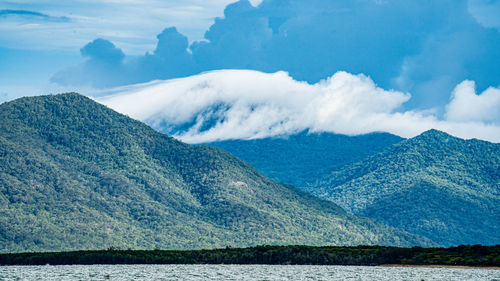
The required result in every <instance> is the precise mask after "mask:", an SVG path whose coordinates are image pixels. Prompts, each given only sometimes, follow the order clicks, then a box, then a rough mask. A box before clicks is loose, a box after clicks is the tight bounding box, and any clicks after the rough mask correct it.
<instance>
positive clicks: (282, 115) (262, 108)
mask: <svg viewBox="0 0 500 281" xmlns="http://www.w3.org/2000/svg"><path fill="white" fill-rule="evenodd" d="M469 83H470V82H464V83H462V84H461V85H459V86H458V87H457V89H456V90H455V91H454V93H453V98H452V101H451V103H450V105H449V106H448V111H447V112H448V115H447V116H448V120H442V119H440V118H438V117H437V116H436V115H435V114H433V113H432V112H425V111H416V110H411V111H403V110H401V108H402V105H403V104H404V103H406V102H408V101H409V100H410V99H411V95H410V94H408V93H402V92H398V91H393V90H385V89H383V88H381V87H379V86H377V85H376V84H375V83H374V82H373V81H372V80H371V79H370V78H369V77H367V76H365V75H353V74H349V73H347V72H337V73H335V74H334V75H333V76H331V77H329V78H327V79H325V80H322V81H319V82H317V83H314V84H311V83H308V82H302V81H297V80H295V79H293V78H292V77H291V76H290V75H289V74H288V73H286V72H283V71H279V72H276V73H271V74H268V73H263V72H258V71H250V70H221V71H212V72H207V73H203V74H200V75H196V76H192V77H187V78H180V79H173V80H167V81H154V82H150V83H146V84H138V85H132V86H127V87H121V88H116V89H113V90H107V91H103V92H100V93H99V94H98V95H96V99H97V100H98V101H99V102H102V103H104V104H106V105H108V106H110V107H111V108H113V109H115V110H117V111H119V112H122V113H124V114H127V115H129V116H131V117H133V118H136V119H139V120H142V121H145V122H146V123H148V124H150V125H152V126H153V127H155V128H156V129H158V130H160V131H163V132H166V133H169V134H173V135H175V136H176V137H177V138H179V139H182V140H184V141H186V142H190V143H201V142H210V141H215V140H224V139H253V138H263V137H269V136H277V135H287V134H293V133H297V132H299V131H303V130H309V131H311V132H323V131H326V132H334V133H340V134H347V135H357V134H364V133H370V132H378V131H384V132H390V133H393V134H397V135H400V136H403V137H413V136H416V135H418V134H420V133H421V132H423V131H425V130H428V129H431V128H435V129H439V130H443V131H446V132H448V133H450V134H452V135H455V136H459V137H463V138H479V139H484V140H489V141H493V142H500V126H499V125H498V124H491V123H487V122H485V121H487V120H490V119H487V118H486V117H484V116H479V117H478V116H475V115H474V114H472V112H473V111H474V112H480V111H483V110H485V111H489V112H494V111H495V110H496V112H497V113H498V111H499V109H500V108H498V104H497V105H492V104H491V100H495V101H496V102H498V89H491V90H488V91H486V92H485V93H483V94H482V95H480V96H476V97H479V98H480V99H486V101H487V102H475V103H473V104H469V106H470V107H474V109H471V108H469V112H471V113H470V114H468V115H467V114H465V115H463V116H465V117H464V118H461V119H460V118H458V119H457V118H456V116H460V115H461V114H462V113H460V112H457V110H458V111H460V110H463V108H462V106H461V103H462V102H463V101H464V99H466V100H468V99H470V98H471V97H470V96H469V93H468V92H467V91H468V89H464V88H465V87H466V86H467V84H469ZM463 92H467V95H465V96H464V95H463V94H462V93H463ZM490 93H492V94H490ZM485 94H486V95H485ZM474 95H475V94H474ZM490 96H494V97H493V98H492V97H490ZM462 112H463V111H462ZM485 118H486V119H485Z"/></svg>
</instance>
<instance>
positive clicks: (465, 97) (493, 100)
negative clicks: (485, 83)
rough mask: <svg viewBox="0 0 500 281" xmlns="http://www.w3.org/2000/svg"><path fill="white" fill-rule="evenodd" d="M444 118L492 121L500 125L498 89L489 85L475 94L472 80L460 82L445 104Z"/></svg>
mask: <svg viewBox="0 0 500 281" xmlns="http://www.w3.org/2000/svg"><path fill="white" fill-rule="evenodd" d="M446 119H447V120H451V121H476V122H493V123H496V124H498V125H500V89H496V88H492V87H490V88H488V89H487V90H486V91H484V92H483V93H482V94H480V95H477V94H476V90H475V83H474V82H473V81H464V82H462V83H460V84H459V85H458V86H457V87H456V88H455V90H454V91H453V93H452V98H451V101H450V103H449V104H448V105H447V106H446Z"/></svg>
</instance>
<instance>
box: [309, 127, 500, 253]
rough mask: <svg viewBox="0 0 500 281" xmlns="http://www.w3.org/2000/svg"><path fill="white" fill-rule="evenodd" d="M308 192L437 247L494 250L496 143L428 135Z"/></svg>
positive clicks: (498, 237)
mask: <svg viewBox="0 0 500 281" xmlns="http://www.w3.org/2000/svg"><path fill="white" fill-rule="evenodd" d="M308 190H309V191H310V192H311V193H313V194H316V195H318V196H319V197H321V198H328V199H329V200H332V201H333V202H335V203H337V204H339V205H340V206H342V207H343V208H345V209H347V210H348V211H350V212H352V213H353V214H357V215H362V216H367V217H370V218H374V219H376V220H378V221H380V222H384V223H387V224H389V225H392V226H395V227H398V228H400V229H403V230H406V231H409V232H411V233H415V234H419V235H423V236H426V237H428V238H430V239H432V240H433V241H435V242H437V243H439V244H442V245H447V246H448V245H457V244H478V243H482V244H500V144H494V143H489V142H485V141H479V140H463V139H459V138H455V137H452V136H450V135H448V134H446V133H443V132H440V131H436V130H431V131H427V132H425V133H423V134H421V135H420V136H417V137H415V138H412V139H409V140H405V141H402V142H401V143H398V144H395V145H393V146H391V147H389V148H387V149H386V150H384V151H383V152H381V153H378V154H375V155H372V156H370V157H368V158H367V159H364V160H362V161H360V162H357V163H354V164H349V165H347V166H345V167H343V168H342V169H339V170H337V171H334V172H333V173H332V174H330V175H329V176H327V177H325V178H323V180H322V181H320V182H319V183H317V184H315V185H311V186H309V188H308Z"/></svg>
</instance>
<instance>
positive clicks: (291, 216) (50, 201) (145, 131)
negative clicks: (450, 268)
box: [0, 93, 432, 252]
mask: <svg viewBox="0 0 500 281" xmlns="http://www.w3.org/2000/svg"><path fill="white" fill-rule="evenodd" d="M0 120H2V121H1V122H0V251H2V252H6V251H9V252H12V251H42V250H58V251H60V250H71V249H102V248H107V247H121V248H128V247H130V248H148V249H152V248H169V249H192V248H213V247H224V246H232V247H235V246H238V247H242V246H252V245H257V244H311V245H332V244H334V245H357V244H381V245H388V244H390V245H400V246H405V245H406V246H408V245H417V244H418V245H430V244H432V243H431V242H430V241H429V240H428V239H424V238H421V237H419V236H416V235H411V234H408V233H406V232H403V231H399V230H397V229H395V228H392V227H388V226H385V225H382V224H378V223H375V222H373V221H372V220H370V219H365V218H359V217H355V216H352V215H349V214H347V213H346V212H345V211H344V210H343V209H341V208H340V207H339V206H337V205H335V204H334V203H332V202H329V201H326V200H321V199H318V198H316V197H313V196H311V195H308V194H307V193H304V192H302V191H300V190H297V189H295V188H293V187H291V186H285V185H282V184H277V183H275V182H273V181H271V180H270V179H268V178H267V177H265V176H263V175H262V174H261V173H260V172H258V171H257V170H256V169H255V168H253V167H252V166H250V165H249V164H247V163H245V162H243V161H241V160H239V159H238V158H236V157H234V156H232V155H231V154H229V153H227V152H225V151H223V150H220V149H218V148H214V147H210V146H193V145H188V144H185V143H182V142H179V141H177V140H175V139H173V138H171V137H168V136H167V135H164V134H161V133H159V132H156V131H155V130H153V129H151V128H150V127H148V126H146V125H144V124H143V123H140V122H138V121H135V120H133V119H131V118H129V117H127V116H124V115H121V114H119V113H117V112H115V111H113V110H111V109H109V108H107V107H105V106H103V105H101V104H98V103H96V102H94V101H92V100H91V99H89V98H86V97H84V96H81V95H78V94H74V93H69V94H61V95H49V96H39V97H28V98H21V99H18V100H15V101H12V102H7V103H3V104H1V105H0Z"/></svg>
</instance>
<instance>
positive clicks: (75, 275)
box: [0, 265, 500, 281]
mask: <svg viewBox="0 0 500 281" xmlns="http://www.w3.org/2000/svg"><path fill="white" fill-rule="evenodd" d="M0 280H117V281H123V280H391V281H392V280H418V281H421V280H460V281H462V280H490V281H491V280H497V281H500V270H496V269H471V268H423V267H377V266H312V265H61V266H50V265H46V266H0Z"/></svg>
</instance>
